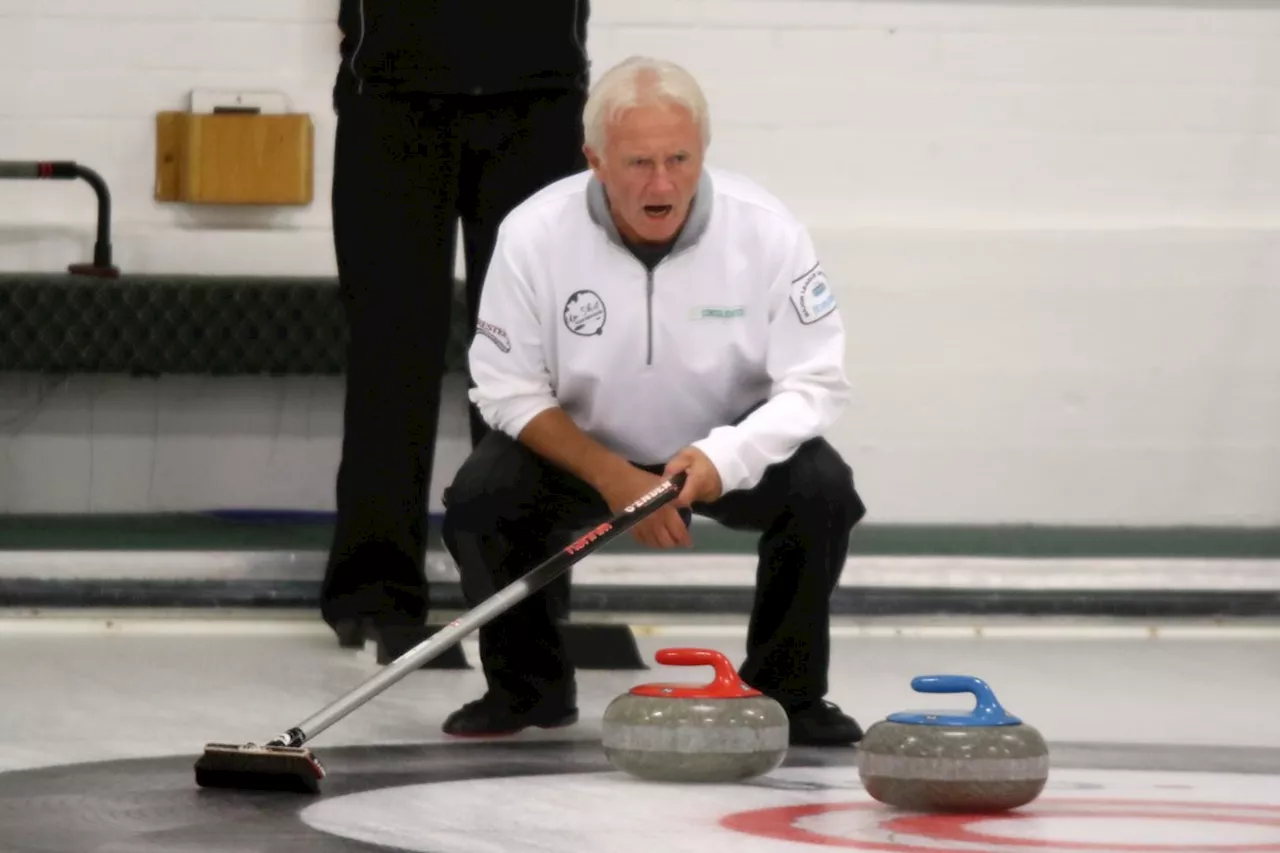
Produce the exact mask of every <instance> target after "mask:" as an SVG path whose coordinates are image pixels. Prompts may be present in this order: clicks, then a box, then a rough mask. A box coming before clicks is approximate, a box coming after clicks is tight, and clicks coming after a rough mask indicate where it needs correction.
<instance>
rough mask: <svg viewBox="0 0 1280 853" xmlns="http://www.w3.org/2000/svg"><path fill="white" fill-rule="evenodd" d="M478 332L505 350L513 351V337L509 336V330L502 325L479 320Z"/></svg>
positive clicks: (477, 323) (477, 324)
mask: <svg viewBox="0 0 1280 853" xmlns="http://www.w3.org/2000/svg"><path fill="white" fill-rule="evenodd" d="M476 332H478V333H479V334H481V335H484V336H485V337H486V338H488V339H489V340H491V341H493V342H494V344H495V345H497V347H498V349H500V350H502V351H503V352H511V338H509V337H508V336H507V330H506V329H504V328H502V327H501V326H495V325H494V324H493V323H486V322H485V321H484V320H479V321H477V322H476Z"/></svg>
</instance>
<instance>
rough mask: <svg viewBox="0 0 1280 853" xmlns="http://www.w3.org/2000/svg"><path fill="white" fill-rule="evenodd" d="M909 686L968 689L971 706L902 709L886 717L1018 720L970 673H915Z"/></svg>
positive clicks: (921, 721)
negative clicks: (950, 708) (955, 708)
mask: <svg viewBox="0 0 1280 853" xmlns="http://www.w3.org/2000/svg"><path fill="white" fill-rule="evenodd" d="M911 689H912V690H915V691H916V692H917V693H970V694H972V695H973V698H974V700H975V701H974V707H973V710H972V711H967V712H966V711H904V712H901V713H897V714H890V715H889V717H888V719H889V720H891V721H893V722H898V723H913V724H916V725H935V726H1011V725H1018V724H1019V723H1021V720H1019V719H1018V718H1017V717H1015V716H1013V715H1012V714H1010V713H1009V712H1007V711H1006V710H1005V709H1004V708H1003V707H1002V706H1001V705H1000V702H999V701H998V700H997V699H996V694H995V692H994V691H993V690H992V689H991V686H990V685H989V684H987V683H986V682H985V681H983V680H982V679H981V678H975V677H973V676H971V675H918V676H916V677H915V678H913V679H911Z"/></svg>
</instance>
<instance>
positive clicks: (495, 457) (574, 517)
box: [442, 430, 609, 705]
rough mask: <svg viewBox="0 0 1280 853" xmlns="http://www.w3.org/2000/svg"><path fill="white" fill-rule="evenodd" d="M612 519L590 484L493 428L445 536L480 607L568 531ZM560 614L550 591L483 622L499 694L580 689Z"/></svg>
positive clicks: (457, 493)
mask: <svg viewBox="0 0 1280 853" xmlns="http://www.w3.org/2000/svg"><path fill="white" fill-rule="evenodd" d="M608 517H609V507H608V505H607V504H605V502H604V500H603V499H602V498H601V497H600V496H599V495H598V494H597V493H596V492H595V490H594V489H592V488H591V487H590V486H589V485H587V484H586V483H584V482H583V481H582V480H580V479H578V478H577V477H575V476H573V475H572V474H570V473H568V472H567V471H564V470H563V469H561V468H559V467H558V466H555V465H553V464H551V463H550V462H547V461H546V460H544V459H542V458H541V457H539V456H538V455H537V454H535V453H533V452H532V451H531V450H529V449H528V448H527V447H525V446H524V445H523V444H521V443H519V442H518V441H515V440H513V439H512V438H510V437H509V436H507V435H506V434H505V433H502V432H498V431H496V430H491V431H490V432H489V433H488V434H487V435H486V436H485V437H484V438H483V439H481V441H480V443H479V444H478V445H476V448H475V450H474V451H473V452H472V453H471V455H470V456H469V457H468V458H467V460H466V461H465V462H464V463H463V464H462V467H461V468H459V469H458V473H457V475H456V477H455V479H454V481H453V483H452V484H451V485H450V486H449V488H448V490H447V491H446V493H445V515H444V524H443V531H442V534H443V539H444V542H445V546H446V547H447V548H448V549H449V553H450V554H451V555H452V556H453V559H454V561H455V562H456V563H457V566H458V571H459V573H460V574H461V581H462V591H463V595H464V596H465V597H466V600H467V604H468V606H470V607H475V606H476V605H477V604H479V603H480V602H481V601H484V600H485V599H486V598H489V597H490V596H492V595H494V594H495V593H496V592H497V591H498V590H500V589H502V588H503V587H505V586H506V585H507V584H509V583H511V582H512V581H513V580H515V579H516V578H518V577H521V576H522V575H524V574H525V573H526V572H527V571H529V570H530V569H532V568H533V567H534V566H536V565H538V564H539V563H541V562H542V561H543V560H545V559H546V558H547V557H549V556H550V555H551V553H552V551H554V550H556V548H557V547H560V545H559V538H560V537H561V536H562V534H563V533H564V532H565V531H568V530H576V529H578V528H583V527H586V526H588V525H591V524H594V523H598V522H599V521H602V520H604V519H607V518H608ZM553 540H555V541H554V542H553ZM566 544H567V543H566ZM557 616H558V607H557V605H556V602H555V600H554V597H553V596H551V595H549V594H548V588H546V587H544V588H543V589H541V590H538V591H537V592H535V593H533V594H532V595H531V596H529V597H528V598H526V599H525V600H524V601H522V602H520V603H519V604H517V605H516V606H514V607H512V608H511V609H510V610H508V611H507V612H505V613H503V614H502V615H500V616H498V617H496V618H495V619H493V620H492V621H490V622H489V623H487V624H486V625H484V626H482V627H481V628H480V630H479V635H480V637H479V639H480V658H481V662H482V666H483V668H484V673H485V677H486V679H487V680H488V683H489V687H490V689H491V690H494V691H495V692H498V693H502V694H505V695H506V696H507V697H508V698H511V699H513V700H515V703H516V704H517V705H519V704H521V703H527V702H533V701H535V700H537V699H538V698H540V697H542V696H544V695H551V694H555V693H557V692H559V691H567V690H569V689H571V688H572V684H573V670H572V665H571V664H570V662H569V661H568V660H567V659H566V658H565V656H564V654H563V649H562V648H561V642H560V634H559V631H558V630H557V629H556V625H555V620H556V617H557Z"/></svg>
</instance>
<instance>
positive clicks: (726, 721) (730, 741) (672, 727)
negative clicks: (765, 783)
mask: <svg viewBox="0 0 1280 853" xmlns="http://www.w3.org/2000/svg"><path fill="white" fill-rule="evenodd" d="M655 660H657V662H658V663H660V664H666V665H670V666H710V667H713V668H714V669H715V673H716V675H715V679H714V680H712V681H711V682H710V683H708V684H702V685H693V684H641V685H639V686H637V687H635V688H632V690H631V691H630V692H628V693H624V694H623V695H621V696H619V697H617V698H616V699H614V700H613V701H612V702H611V703H610V704H609V707H608V708H606V709H605V712H604V726H603V729H604V734H603V745H604V752H605V755H606V757H608V759H609V762H610V763H611V764H612V765H613V766H614V767H616V768H617V769H619V770H621V771H623V772H624V773H628V774H630V775H632V776H636V777H639V778H641V779H647V780H651V781H660V782H736V781H740V780H744V779H750V778H753V777H756V776H762V775H764V774H765V773H768V772H770V771H772V770H774V769H775V768H776V767H778V765H780V764H781V763H782V761H783V759H784V758H786V755H787V746H788V743H789V734H790V725H789V722H788V720H787V715H786V712H785V711H783V710H782V706H781V705H779V704H778V703H777V702H776V701H774V700H773V699H770V698H769V697H768V696H765V695H764V694H763V693H761V692H760V691H758V690H755V689H753V688H751V687H748V686H747V685H746V684H744V683H743V682H742V679H741V678H740V677H739V676H738V673H737V671H736V670H735V669H734V667H733V665H732V664H731V663H730V662H729V659H728V658H726V657H725V656H724V655H722V654H720V653H719V652H716V651H711V650H708V649H662V650H661V651H659V652H658V653H657V655H656V656H655Z"/></svg>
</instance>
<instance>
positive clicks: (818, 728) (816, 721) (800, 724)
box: [784, 699, 862, 746]
mask: <svg viewBox="0 0 1280 853" xmlns="http://www.w3.org/2000/svg"><path fill="white" fill-rule="evenodd" d="M784 707H785V708H786V711H787V718H788V719H789V720H790V721H791V745H792V746H852V745H853V744H855V743H857V742H858V741H860V740H862V727H861V726H859V725H858V723H857V721H856V720H854V719H853V718H852V717H850V716H849V715H848V714H846V713H844V712H843V711H841V710H840V707H839V706H838V705H836V704H834V703H832V702H828V701H826V700H825V699H819V700H818V701H816V702H809V703H806V704H803V705H792V706H790V707H787V706H784Z"/></svg>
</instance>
